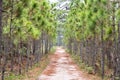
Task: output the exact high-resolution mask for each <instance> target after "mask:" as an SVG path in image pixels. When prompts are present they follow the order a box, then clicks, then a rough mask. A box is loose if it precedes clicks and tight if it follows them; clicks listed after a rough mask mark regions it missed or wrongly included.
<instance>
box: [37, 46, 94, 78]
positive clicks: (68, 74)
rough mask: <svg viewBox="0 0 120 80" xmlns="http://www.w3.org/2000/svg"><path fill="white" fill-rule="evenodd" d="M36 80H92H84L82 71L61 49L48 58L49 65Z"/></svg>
mask: <svg viewBox="0 0 120 80" xmlns="http://www.w3.org/2000/svg"><path fill="white" fill-rule="evenodd" d="M38 80H92V79H90V78H85V76H84V74H83V72H82V71H80V70H79V68H78V66H77V65H76V64H75V63H74V62H73V61H72V59H71V58H70V55H69V54H67V53H66V52H65V50H64V49H62V48H57V49H56V52H55V53H54V55H52V56H50V63H49V65H48V66H47V68H46V69H45V70H44V71H43V73H42V74H41V76H39V78H38Z"/></svg>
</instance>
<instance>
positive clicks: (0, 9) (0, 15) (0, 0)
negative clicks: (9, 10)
mask: <svg viewBox="0 0 120 80" xmlns="http://www.w3.org/2000/svg"><path fill="white" fill-rule="evenodd" d="M0 53H2V0H0Z"/></svg>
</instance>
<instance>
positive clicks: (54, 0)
mask: <svg viewBox="0 0 120 80" xmlns="http://www.w3.org/2000/svg"><path fill="white" fill-rule="evenodd" d="M49 1H50V2H51V3H55V2H57V1H58V0H49Z"/></svg>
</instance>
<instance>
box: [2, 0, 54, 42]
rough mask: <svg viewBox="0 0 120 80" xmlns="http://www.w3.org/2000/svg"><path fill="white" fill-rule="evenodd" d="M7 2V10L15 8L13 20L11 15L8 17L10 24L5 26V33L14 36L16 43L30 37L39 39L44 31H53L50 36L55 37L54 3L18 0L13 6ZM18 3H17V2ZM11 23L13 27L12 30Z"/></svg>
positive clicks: (5, 6)
mask: <svg viewBox="0 0 120 80" xmlns="http://www.w3.org/2000/svg"><path fill="white" fill-rule="evenodd" d="M5 1H6V2H4V3H5V5H4V8H5V9H6V11H10V10H13V12H12V14H11V15H12V22H11V18H10V17H11V15H9V18H8V19H7V21H8V24H7V26H6V25H5V26H4V28H3V30H4V31H3V33H4V34H6V35H8V36H10V33H11V36H13V37H14V40H13V41H14V43H15V44H18V43H19V41H26V40H28V39H30V38H31V39H32V38H33V39H39V38H40V35H41V32H42V31H45V32H47V31H51V33H50V32H49V34H48V35H49V36H50V37H51V39H55V36H56V35H55V34H56V28H55V27H53V26H56V25H55V23H56V21H55V20H54V19H55V15H54V14H52V13H53V11H52V5H50V4H49V3H48V1H47V0H42V1H40V0H30V1H29V0H17V1H14V2H13V3H12V4H13V8H12V7H11V4H8V3H9V0H5ZM15 3H17V4H15ZM10 24H12V26H11V27H12V28H11V30H10Z"/></svg>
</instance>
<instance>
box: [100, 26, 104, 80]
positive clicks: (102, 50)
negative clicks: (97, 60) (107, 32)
mask: <svg viewBox="0 0 120 80" xmlns="http://www.w3.org/2000/svg"><path fill="white" fill-rule="evenodd" d="M103 35H104V33H103V26H102V27H101V70H102V80H103V79H104V62H105V54H104V43H103Z"/></svg>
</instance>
